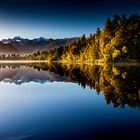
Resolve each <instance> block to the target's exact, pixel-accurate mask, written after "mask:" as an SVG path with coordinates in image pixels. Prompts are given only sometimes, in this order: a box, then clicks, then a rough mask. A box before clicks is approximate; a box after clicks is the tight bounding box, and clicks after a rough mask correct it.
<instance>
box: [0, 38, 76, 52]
mask: <svg viewBox="0 0 140 140" xmlns="http://www.w3.org/2000/svg"><path fill="white" fill-rule="evenodd" d="M77 40H78V38H77V37H76V38H65V39H46V38H43V37H40V38H35V39H32V40H30V39H24V38H21V37H19V36H16V37H14V38H12V39H11V38H9V39H3V40H1V42H0V51H1V52H3V51H2V49H3V48H1V46H2V45H10V46H13V50H15V49H16V50H17V51H15V52H14V51H13V53H18V54H32V53H34V52H37V51H44V50H51V49H53V48H59V47H65V46H66V45H69V44H71V43H72V42H75V41H77ZM7 50H8V46H7ZM6 53H8V52H6Z"/></svg>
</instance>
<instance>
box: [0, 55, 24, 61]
mask: <svg viewBox="0 0 140 140" xmlns="http://www.w3.org/2000/svg"><path fill="white" fill-rule="evenodd" d="M25 59H26V57H25V56H20V55H19V54H8V55H5V54H1V55H0V60H25Z"/></svg>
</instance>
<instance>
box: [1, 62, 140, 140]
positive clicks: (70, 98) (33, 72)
mask: <svg viewBox="0 0 140 140" xmlns="http://www.w3.org/2000/svg"><path fill="white" fill-rule="evenodd" d="M139 83H140V67H139V66H126V65H125V66H118V65H111V66H109V65H106V66H98V65H96V66H95V65H92V64H91V65H90V64H89V65H76V64H75V65H64V64H63V65H61V64H57V63H56V64H47V63H31V64H30V63H29V64H22V63H21V64H11V63H10V64H1V65H0V89H1V90H0V139H1V140H62V139H64V140H93V139H95V140H96V139H122V138H126V137H129V138H130V137H132V138H133V139H134V138H136V137H137V136H139V130H140V84H139Z"/></svg>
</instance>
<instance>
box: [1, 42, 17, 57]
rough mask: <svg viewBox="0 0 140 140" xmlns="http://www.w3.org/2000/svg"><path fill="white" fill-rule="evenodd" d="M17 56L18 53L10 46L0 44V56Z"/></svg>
mask: <svg viewBox="0 0 140 140" xmlns="http://www.w3.org/2000/svg"><path fill="white" fill-rule="evenodd" d="M14 53H16V54H18V53H19V51H18V50H17V48H16V47H14V46H13V45H12V44H4V43H2V42H0V55H2V54H14Z"/></svg>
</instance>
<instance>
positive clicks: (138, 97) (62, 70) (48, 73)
mask: <svg viewBox="0 0 140 140" xmlns="http://www.w3.org/2000/svg"><path fill="white" fill-rule="evenodd" d="M0 81H4V82H10V83H16V84H22V83H25V82H30V81H34V82H39V83H45V82H46V81H64V82H74V83H78V84H79V85H81V86H82V87H83V88H85V87H86V86H89V87H90V88H91V89H95V90H96V92H97V94H102V93H103V94H104V97H105V101H106V103H107V104H110V103H111V104H113V106H114V107H120V108H124V107H125V104H127V105H129V106H130V107H136V108H139V109H140V85H139V83H140V67H139V66H127V67H126V66H113V65H111V66H107V65H105V66H99V65H62V64H59V63H53V64H48V63H30V64H1V65H0Z"/></svg>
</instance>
